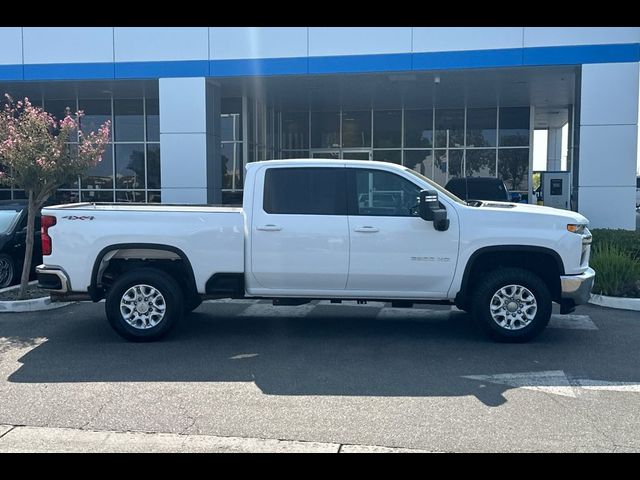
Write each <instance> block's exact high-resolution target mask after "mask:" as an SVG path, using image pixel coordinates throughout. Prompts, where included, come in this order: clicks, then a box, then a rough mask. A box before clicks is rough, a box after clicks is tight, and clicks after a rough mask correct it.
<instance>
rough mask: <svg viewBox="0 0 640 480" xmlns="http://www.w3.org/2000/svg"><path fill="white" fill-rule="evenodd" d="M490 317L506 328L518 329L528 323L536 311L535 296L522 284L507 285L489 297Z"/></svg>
mask: <svg viewBox="0 0 640 480" xmlns="http://www.w3.org/2000/svg"><path fill="white" fill-rule="evenodd" d="M489 308H490V311H491V318H493V321H494V322H496V323H497V324H498V325H500V326H501V327H502V328H504V329H506V330H520V329H522V328H525V327H526V326H527V325H529V324H530V323H531V322H532V321H533V319H534V318H535V316H536V313H537V312H538V303H537V301H536V297H535V296H534V295H533V293H531V290H529V289H528V288H526V287H523V286H522V285H507V286H504V287H502V288H500V290H498V291H497V292H496V293H494V294H493V297H491V304H490V307H489Z"/></svg>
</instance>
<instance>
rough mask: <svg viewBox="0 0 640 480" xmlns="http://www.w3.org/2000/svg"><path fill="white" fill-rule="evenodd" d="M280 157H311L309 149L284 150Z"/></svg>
mask: <svg viewBox="0 0 640 480" xmlns="http://www.w3.org/2000/svg"><path fill="white" fill-rule="evenodd" d="M280 158H282V159H289V158H309V150H295V151H287V150H284V151H283V152H281V155H280Z"/></svg>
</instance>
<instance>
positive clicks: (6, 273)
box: [0, 253, 16, 288]
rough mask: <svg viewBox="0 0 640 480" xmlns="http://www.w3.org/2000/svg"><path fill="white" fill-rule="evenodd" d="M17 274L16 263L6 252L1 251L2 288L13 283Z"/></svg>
mask: <svg viewBox="0 0 640 480" xmlns="http://www.w3.org/2000/svg"><path fill="white" fill-rule="evenodd" d="M15 274H16V267H15V263H14V262H13V258H11V257H10V256H9V255H7V254H6V253H0V288H5V287H8V286H10V285H13V280H14V277H15Z"/></svg>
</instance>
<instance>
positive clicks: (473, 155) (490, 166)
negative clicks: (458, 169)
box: [465, 149, 496, 177]
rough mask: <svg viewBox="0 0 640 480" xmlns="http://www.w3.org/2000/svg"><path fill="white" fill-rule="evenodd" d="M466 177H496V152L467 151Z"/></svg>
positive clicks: (491, 150) (492, 150)
mask: <svg viewBox="0 0 640 480" xmlns="http://www.w3.org/2000/svg"><path fill="white" fill-rule="evenodd" d="M465 161H466V164H465V176H467V177H495V176H496V150H495V149H490V150H467V151H466V160H465Z"/></svg>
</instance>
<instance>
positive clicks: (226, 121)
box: [220, 114, 241, 142]
mask: <svg viewBox="0 0 640 480" xmlns="http://www.w3.org/2000/svg"><path fill="white" fill-rule="evenodd" d="M220 131H221V136H222V141H223V142H237V141H240V140H241V138H240V115H238V114H225V115H221V116H220Z"/></svg>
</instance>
